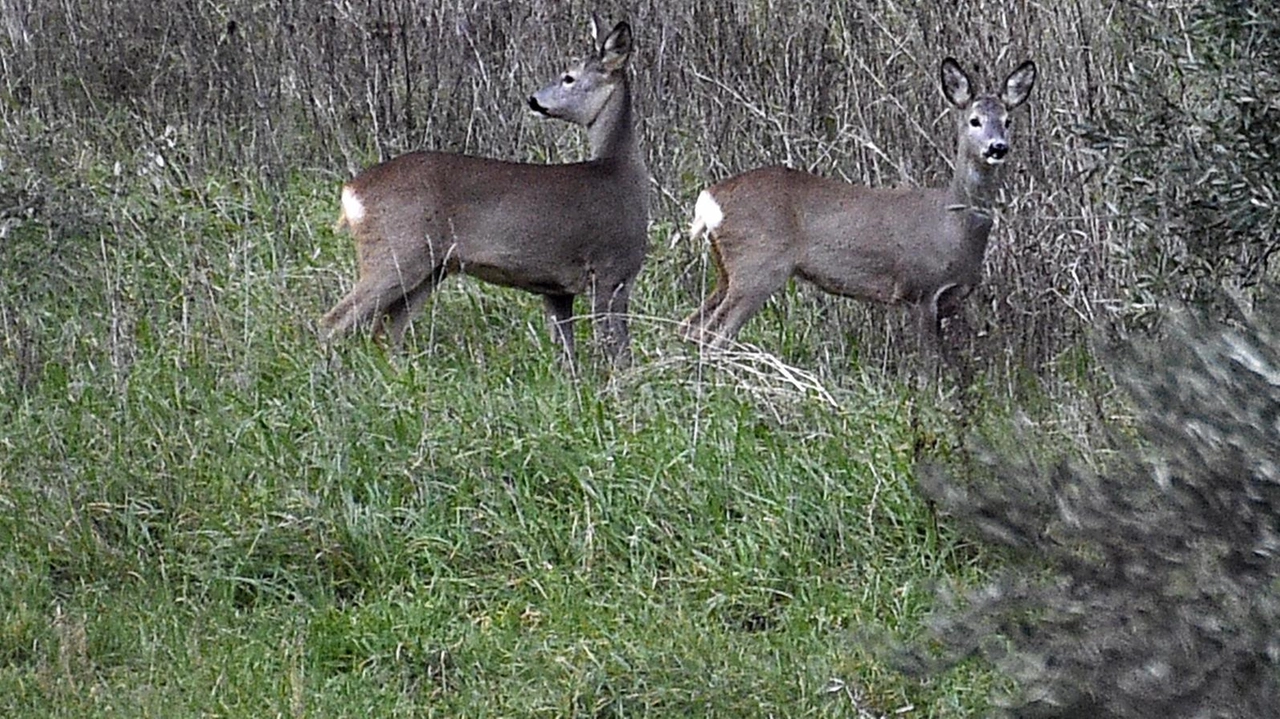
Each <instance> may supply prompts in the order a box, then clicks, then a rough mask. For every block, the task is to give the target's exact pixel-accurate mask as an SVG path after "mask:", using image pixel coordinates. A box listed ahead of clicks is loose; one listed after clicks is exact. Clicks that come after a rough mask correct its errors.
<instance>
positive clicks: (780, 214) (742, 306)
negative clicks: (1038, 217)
mask: <svg viewBox="0 0 1280 719" xmlns="http://www.w3.org/2000/svg"><path fill="white" fill-rule="evenodd" d="M941 74H942V92H943V95H945V96H946V98H947V100H948V101H949V102H950V103H951V104H952V105H953V106H954V107H955V108H956V109H958V110H959V113H958V115H959V119H958V121H957V142H956V144H957V146H958V147H957V151H956V161H955V175H954V176H953V177H952V180H951V186H950V187H945V188H933V189H924V188H896V189H881V188H869V187H863V186H858V185H851V184H849V183H846V182H841V181H839V180H833V179H827V178H822V177H818V176H815V175H811V174H808V173H805V172H800V171H797V170H791V169H787V168H785V167H766V168H759V169H756V170H751V171H749V172H746V173H743V174H741V175H737V176H735V177H732V178H730V179H728V180H725V181H723V182H720V183H718V184H716V185H713V186H712V187H710V188H708V189H706V190H704V191H703V192H702V194H701V195H699V196H698V200H697V203H696V204H695V205H694V218H693V224H692V226H691V228H690V230H689V232H690V235H691V236H692V237H693V238H697V237H698V236H700V235H701V234H703V233H706V234H708V235H709V236H710V239H711V255H712V258H713V260H714V261H715V266H716V270H717V273H718V275H719V277H718V279H717V283H716V288H715V290H714V291H713V292H712V293H711V296H709V297H708V298H707V299H706V301H705V302H703V303H702V306H701V307H699V308H698V310H697V311H696V312H694V313H693V314H691V315H689V317H688V318H686V319H685V320H684V322H683V323H682V324H681V329H680V331H681V334H682V335H683V336H684V337H685V339H688V340H693V341H697V342H700V343H701V342H708V343H710V344H711V346H713V347H715V348H722V347H724V346H725V345H726V344H727V343H729V342H730V341H731V340H732V339H733V337H734V336H735V335H736V334H737V333H738V330H740V329H741V328H742V325H743V324H744V323H746V321H747V320H748V319H750V318H751V316H752V315H754V314H755V313H756V312H757V311H759V310H760V308H761V307H762V306H763V305H764V303H765V300H767V299H768V298H769V296H770V295H771V294H773V293H774V292H775V291H777V290H778V289H779V288H781V287H782V286H783V285H784V284H786V282H787V279H788V278H789V277H791V276H792V275H796V276H799V277H801V278H803V279H805V280H808V281H809V282H812V283H813V284H815V285H817V286H818V287H820V288H821V289H823V290H825V291H827V292H830V293H833V294H837V295H844V296H848V297H855V298H859V299H864V300H871V301H874V302H882V303H886V304H897V303H909V304H913V305H914V306H915V307H916V309H917V312H918V318H919V323H920V331H921V341H922V342H923V341H924V340H926V339H931V340H932V341H933V342H934V344H935V346H936V347H937V349H938V350H941V321H942V319H943V318H946V317H948V316H951V315H952V314H955V313H956V312H957V311H959V309H960V304H961V301H962V300H964V298H965V297H966V296H967V295H968V294H969V293H970V291H972V290H973V288H974V286H976V285H977V284H978V282H979V280H980V278H981V273H982V259H983V255H984V254H985V252H986V248H987V235H988V234H989V233H990V232H991V224H992V209H991V204H992V200H993V196H994V195H995V193H996V190H997V188H998V179H997V174H996V168H997V167H998V166H999V165H1000V164H1001V163H1003V162H1004V160H1005V158H1006V157H1007V156H1008V154H1009V140H1008V138H1007V129H1008V124H1009V123H1008V113H1009V111H1010V110H1012V109H1013V108H1015V107H1017V106H1018V105H1021V104H1022V103H1023V102H1025V101H1026V99H1027V96H1028V95H1029V94H1030V92H1031V86H1032V85H1033V84H1034V83H1035V78H1036V67H1035V64H1034V63H1032V62H1031V61H1030V60H1028V61H1027V62H1024V63H1022V64H1021V65H1019V66H1018V68H1017V69H1016V70H1014V71H1013V73H1012V74H1010V75H1009V77H1008V78H1007V79H1006V80H1005V82H1004V86H1003V89H1002V90H1001V92H1000V95H999V97H995V96H991V95H978V94H977V93H976V88H975V87H974V85H973V83H972V82H971V81H970V79H969V76H968V75H967V74H965V72H964V70H962V69H961V68H960V65H959V64H958V63H956V61H955V60H953V59H952V58H947V59H946V60H943V61H942V71H941Z"/></svg>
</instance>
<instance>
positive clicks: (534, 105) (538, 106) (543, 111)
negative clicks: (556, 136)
mask: <svg viewBox="0 0 1280 719" xmlns="http://www.w3.org/2000/svg"><path fill="white" fill-rule="evenodd" d="M529 109H530V110H533V111H534V112H536V113H538V114H539V115H549V114H551V113H550V112H548V111H547V108H545V107H543V106H542V103H540V102H538V98H537V96H535V95H530V96H529Z"/></svg>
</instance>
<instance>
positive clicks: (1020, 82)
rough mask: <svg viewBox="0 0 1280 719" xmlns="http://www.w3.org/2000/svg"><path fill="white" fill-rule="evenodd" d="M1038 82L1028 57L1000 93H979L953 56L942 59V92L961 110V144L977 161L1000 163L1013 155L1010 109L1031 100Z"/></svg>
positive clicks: (1005, 83)
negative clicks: (976, 93)
mask: <svg viewBox="0 0 1280 719" xmlns="http://www.w3.org/2000/svg"><path fill="white" fill-rule="evenodd" d="M1035 81H1036V66H1035V63H1033V62H1031V61H1030V60H1027V61H1026V62H1024V63H1022V64H1021V65H1019V66H1018V68H1017V69H1016V70H1014V71H1013V72H1012V73H1010V74H1009V77H1008V78H1007V79H1006V80H1005V81H1004V87H1003V88H1002V89H1001V91H1000V95H999V96H998V97H997V96H993V95H977V96H976V97H975V87H974V85H973V82H972V81H971V80H970V79H969V76H968V75H967V74H965V71H964V70H963V69H961V68H960V64H959V63H957V62H956V61H955V60H954V59H952V58H947V59H946V60H943V61H942V94H943V95H945V96H946V98H947V101H948V102H950V103H951V104H952V105H953V106H955V108H956V109H957V110H959V111H960V112H959V123H960V133H959V135H960V147H961V151H962V152H964V153H965V154H967V155H968V156H969V157H970V158H971V159H973V160H974V161H975V162H976V163H985V164H988V165H999V164H1000V163H1002V162H1004V160H1005V158H1006V157H1007V156H1008V154H1009V135H1008V133H1009V112H1010V111H1012V110H1013V109H1014V108H1015V107H1017V106H1018V105H1021V104H1022V103H1024V102H1026V101H1027V97H1028V96H1029V95H1030V94H1031V86H1032V85H1034V84H1035Z"/></svg>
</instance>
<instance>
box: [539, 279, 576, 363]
mask: <svg viewBox="0 0 1280 719" xmlns="http://www.w3.org/2000/svg"><path fill="white" fill-rule="evenodd" d="M542 305H543V307H544V308H545V309H546V313H547V330H548V331H549V332H550V333H551V342H552V343H553V344H555V345H557V346H559V347H560V349H561V354H562V358H563V359H564V361H565V362H566V363H567V364H568V365H569V366H570V367H572V366H573V295H543V296H542Z"/></svg>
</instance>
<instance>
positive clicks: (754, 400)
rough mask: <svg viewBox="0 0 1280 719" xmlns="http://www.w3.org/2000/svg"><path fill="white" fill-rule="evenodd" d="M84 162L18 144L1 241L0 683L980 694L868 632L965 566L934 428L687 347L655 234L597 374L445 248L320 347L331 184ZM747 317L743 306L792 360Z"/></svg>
mask: <svg viewBox="0 0 1280 719" xmlns="http://www.w3.org/2000/svg"><path fill="white" fill-rule="evenodd" d="M69 162H70V161H68V163H69ZM78 163H79V164H77V165H75V166H72V165H70V164H67V165H65V166H61V167H59V168H57V169H56V172H52V173H50V174H47V175H42V176H38V177H37V176H34V175H32V176H27V177H26V180H25V181H30V182H32V183H34V185H35V186H37V187H38V188H39V189H40V191H41V192H43V193H45V194H46V195H47V197H48V198H49V199H48V200H47V202H46V204H45V207H44V209H43V210H42V211H41V212H39V213H35V214H34V215H33V216H31V217H29V218H9V219H7V220H5V222H6V223H7V225H6V227H7V229H6V232H7V234H8V236H7V238H6V239H5V240H4V241H3V242H0V272H2V273H3V276H4V277H5V282H4V284H3V286H2V288H0V307H2V308H3V309H2V310H0V321H2V324H0V329H2V330H3V335H2V336H0V339H2V341H3V344H0V714H3V715H4V716H9V717H84V716H94V717H114V716H128V717H136V716H162V717H174V716H197V715H199V716H229V717H235V716H245V717H261V716H295V717H297V716H306V715H310V716H379V717H380V716H442V717H454V716H468V717H483V716H493V717H499V716H504V717H505V716H547V717H553V716H555V717H560V716H590V717H632V716H635V717H639V716H662V717H676V716H690V717H731V716H732V717H750V716H759V717H770V716H773V717H782V716H786V717H801V716H823V717H828V716H829V717H839V716H844V717H856V716H865V714H860V713H859V712H860V711H865V710H870V709H872V708H874V710H875V711H878V712H889V711H892V710H895V709H898V708H901V707H907V706H912V707H915V708H914V710H912V711H910V712H908V713H907V715H908V716H939V717H942V716H969V715H971V714H972V713H973V712H975V711H977V710H979V709H980V708H981V707H983V706H985V703H984V702H985V696H986V694H987V692H988V690H989V689H990V687H991V686H992V684H993V682H994V681H995V679H994V678H993V677H992V676H991V675H990V674H989V673H986V672H984V671H983V670H981V669H979V668H973V669H971V670H967V671H959V672H955V673H953V674H952V675H949V676H947V677H944V678H942V679H939V680H936V681H934V682H932V683H926V684H915V683H912V682H910V681H908V680H906V679H905V678H903V677H901V676H899V675H897V674H895V673H893V672H892V671H890V669H889V668H888V667H886V666H885V665H884V663H883V660H882V659H881V658H880V656H879V654H878V653H877V652H876V651H874V648H875V646H876V645H877V644H879V642H880V641H881V639H883V638H884V637H896V638H908V637H915V636H918V635H919V634H920V632H921V628H922V619H923V618H924V616H925V615H926V613H927V611H928V608H929V607H930V605H931V602H932V591H933V590H932V585H933V584H934V583H935V582H937V581H939V580H942V581H949V580H958V581H961V582H972V581H975V580H976V579H978V578H980V577H982V576H984V575H985V574H986V573H987V572H989V571H990V570H991V569H992V568H993V567H994V566H996V564H997V560H996V558H994V557H992V556H989V555H987V554H985V553H984V552H983V551H981V550H980V549H979V548H976V547H974V546H972V545H969V544H967V543H966V542H965V541H964V540H962V539H960V538H958V537H957V536H955V535H954V534H953V533H952V532H951V531H949V530H947V529H946V527H945V524H943V525H941V526H940V525H939V521H938V519H937V518H936V517H935V516H934V515H933V513H932V512H931V509H930V508H929V507H928V506H926V504H925V503H924V502H923V501H922V499H921V498H920V497H919V496H918V494H917V493H916V492H915V491H914V489H913V480H912V463H913V461H914V458H915V455H916V452H917V451H918V449H919V447H920V446H921V444H922V442H923V443H924V445H926V450H927V448H928V447H929V446H937V447H938V448H939V449H938V451H940V452H943V453H945V452H946V451H947V448H948V447H951V446H954V444H955V443H956V442H958V441H959V439H958V437H957V436H956V433H957V431H958V430H956V429H955V426H954V425H953V424H952V423H951V422H950V421H949V420H947V419H946V417H947V411H946V410H943V409H938V408H936V407H932V406H931V405H929V403H928V402H926V401H925V400H924V399H923V397H924V395H920V394H917V393H915V392H908V391H904V390H903V389H901V388H900V387H898V386H897V385H896V384H895V383H894V382H893V381H892V380H890V379H885V378H879V377H877V376H876V375H874V374H873V373H868V372H866V371H863V370H861V369H859V368H857V367H856V366H854V365H852V364H850V365H849V366H845V367H831V366H821V367H809V368H808V369H809V370H810V371H811V372H812V374H809V373H804V372H800V371H799V370H794V369H788V368H787V366H786V365H785V364H781V363H779V362H778V361H777V360H776V358H775V357H773V356H771V355H763V354H761V355H755V356H752V355H746V356H742V357H736V358H731V359H729V360H724V361H720V362H717V363H714V364H705V363H702V362H701V361H700V360H699V358H698V356H697V353H696V351H694V350H692V349H690V348H687V347H684V346H681V345H679V344H678V343H677V342H675V340H674V338H673V337H672V334H673V333H672V331H671V330H672V325H671V322H670V321H671V320H672V319H677V318H679V317H680V316H681V315H682V313H684V312H686V311H688V310H689V309H690V308H692V307H693V306H694V304H695V303H696V301H697V299H698V298H696V297H692V296H687V295H686V293H684V292H682V291H680V290H679V289H678V288H677V283H676V282H675V281H674V280H672V279H669V278H668V277H667V273H665V272H664V270H663V268H664V266H669V265H670V262H669V260H668V258H667V256H666V254H665V253H668V252H669V250H667V249H666V248H665V246H664V245H665V243H664V242H663V241H662V240H659V239H655V251H656V254H655V257H654V259H653V260H652V261H651V263H650V264H649V266H648V269H647V271H646V273H645V275H644V276H642V280H641V282H642V287H641V290H640V291H639V297H638V298H637V302H636V304H637V311H638V313H640V314H642V315H644V317H639V318H637V320H636V321H635V323H634V325H633V331H634V334H635V339H634V343H635V347H636V352H637V357H636V363H635V366H634V367H633V368H632V369H630V370H628V371H626V372H623V373H620V374H618V375H615V376H610V375H609V374H608V373H607V372H606V371H604V370H603V369H600V368H599V367H598V366H596V365H595V364H593V363H592V362H591V361H590V359H589V358H590V351H589V348H588V345H589V342H588V341H587V340H588V337H589V334H588V332H587V330H586V328H585V327H582V328H580V335H579V336H580V337H581V338H582V339H583V342H582V345H583V346H582V347H581V348H580V349H581V351H580V356H581V357H582V359H583V360H584V376H583V377H582V378H580V379H579V380H578V381H574V380H572V379H570V378H568V377H566V375H565V373H564V372H562V371H560V369H559V368H558V367H557V366H556V362H555V359H554V358H555V352H554V350H553V348H552V347H551V345H550V343H549V341H548V340H547V339H546V338H545V337H544V336H543V332H542V320H541V316H540V311H541V310H540V303H539V301H538V300H537V298H535V297H532V296H528V295H524V294H520V293H517V292H512V291H506V290H501V289H497V288H492V287H488V286H482V285H480V284H479V283H476V282H474V281H457V280H454V281H450V282H448V283H446V285H445V287H444V288H442V290H441V291H440V292H439V294H438V296H437V298H436V299H435V300H434V301H432V302H430V303H429V304H428V309H427V311H426V313H425V316H423V317H421V318H420V319H419V320H418V321H417V323H416V324H415V326H414V334H413V336H412V338H411V340H410V342H409V345H408V347H407V348H406V351H405V352H404V353H402V354H399V355H387V354H385V353H384V352H383V351H382V350H381V349H379V348H377V347H376V346H374V345H372V344H370V343H369V342H368V341H367V340H364V339H360V338H351V339H348V340H344V341H342V342H339V343H337V344H336V345H334V346H332V347H324V346H322V345H321V344H320V343H319V342H318V341H317V338H316V335H315V321H316V319H317V318H318V316H319V315H320V314H321V313H322V312H323V311H324V310H325V309H326V308H327V307H328V306H329V305H330V304H332V302H334V301H336V299H337V298H338V297H340V296H341V293H342V292H343V290H344V288H345V287H347V286H349V282H350V273H351V271H352V270H351V267H352V265H353V259H352V252H351V248H350V246H349V240H348V239H346V238H345V237H342V236H335V235H333V234H332V233H331V232H330V230H329V229H328V227H329V225H330V223H331V222H332V219H333V212H334V199H333V196H334V194H335V193H334V185H333V183H332V182H330V181H329V180H327V179H325V178H321V177H318V176H306V175H299V176H298V177H295V178H291V179H289V180H287V181H285V182H283V183H282V184H280V185H275V186H267V185H265V184H263V183H262V182H261V181H258V180H254V179H245V178H226V177H214V176H209V177H204V178H202V179H196V178H195V177H194V176H193V175H187V174H183V173H180V172H177V171H175V170H174V169H173V168H172V167H170V168H169V169H167V170H158V169H156V168H154V167H151V166H148V165H147V164H146V163H147V161H146V159H145V156H144V153H139V157H126V158H125V159H124V167H123V170H122V171H117V169H116V168H115V167H113V162H111V161H108V159H103V158H90V159H88V160H86V159H84V158H80V159H79V160H78ZM143 169H145V170H146V172H145V173H143V172H141V171H142V170H143ZM22 181H24V180H23V179H22V178H18V179H17V180H14V182H22ZM53 203H60V204H58V205H57V206H56V207H55V206H53ZM657 236H661V237H665V236H666V232H665V231H662V232H656V233H655V237H657ZM803 309H804V308H803V307H795V308H793V309H792V311H793V312H795V313H796V314H799V313H801V312H803ZM657 318H663V319H657ZM777 325H778V323H773V322H769V321H761V322H758V323H754V326H753V327H751V328H750V329H749V331H748V332H747V333H746V335H745V339H747V340H748V341H752V342H758V343H759V344H760V345H761V346H764V347H769V348H770V349H771V350H773V351H776V352H777V356H780V357H784V358H794V357H800V358H805V357H812V356H814V350H813V347H812V343H814V342H818V341H820V335H821V332H815V331H811V330H806V331H804V332H796V331H792V330H791V329H788V328H787V327H785V326H783V327H778V326H777ZM788 341H792V342H799V341H803V342H807V343H810V344H809V345H806V346H793V345H791V344H789V343H788ZM997 404H998V403H997ZM992 411H993V412H994V414H993V415H992V416H991V418H990V419H989V421H990V422H991V423H994V424H997V425H998V424H1000V423H1002V422H1004V421H1005V420H1004V419H1003V417H1005V416H1007V414H1008V413H1007V411H1004V410H998V409H997V410H992ZM984 421H986V420H974V421H973V423H974V424H982V423H983V422H984ZM922 438H923V439H922Z"/></svg>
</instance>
